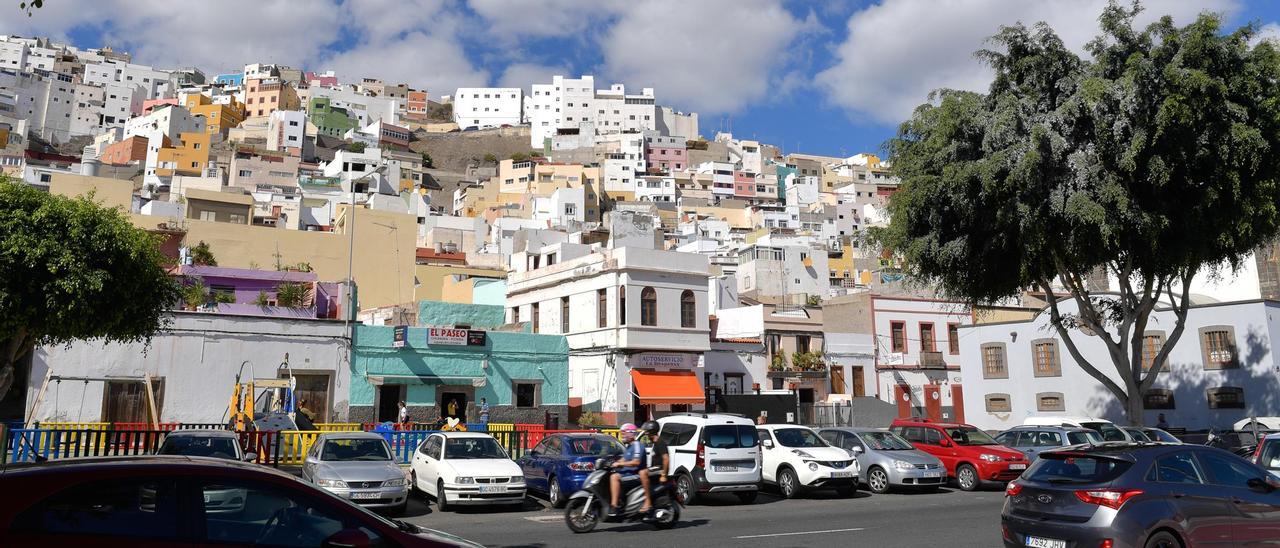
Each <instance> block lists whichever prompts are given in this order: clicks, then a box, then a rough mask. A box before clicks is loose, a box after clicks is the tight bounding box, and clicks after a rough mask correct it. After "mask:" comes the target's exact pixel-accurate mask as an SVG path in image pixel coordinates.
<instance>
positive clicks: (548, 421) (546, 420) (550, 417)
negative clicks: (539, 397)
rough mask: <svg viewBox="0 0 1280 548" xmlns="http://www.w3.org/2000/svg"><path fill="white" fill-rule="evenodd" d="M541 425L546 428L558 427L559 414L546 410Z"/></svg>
mask: <svg viewBox="0 0 1280 548" xmlns="http://www.w3.org/2000/svg"><path fill="white" fill-rule="evenodd" d="M542 427H543V428H545V429H547V430H559V429H560V414H559V413H552V412H550V411H546V412H545V415H544V417H543V421H542Z"/></svg>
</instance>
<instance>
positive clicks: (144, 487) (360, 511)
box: [0, 456, 479, 547]
mask: <svg viewBox="0 0 1280 548" xmlns="http://www.w3.org/2000/svg"><path fill="white" fill-rule="evenodd" d="M0 482H3V484H4V487H5V491H6V492H7V493H22V496H7V497H0V546H106V547H112V546H120V547H124V546H130V547H151V546H157V547H158V546H182V545H185V546H199V545H211V544H233V545H241V546H245V545H251V544H269V545H284V546H321V545H325V546H344V545H345V546H383V545H398V546H406V547H408V546H479V545H477V544H474V543H471V542H468V541H465V540H462V539H459V538H457V537H453V536H450V535H447V534H445V533H441V532H439V531H432V530H429V529H423V528H421V527H418V526H415V525H412V524H409V523H405V522H402V521H398V520H394V519H388V518H384V517H382V516H379V515H377V514H374V513H373V512H370V511H369V510H367V509H364V508H362V507H360V506H358V505H355V504H352V503H351V501H349V500H347V499H344V498H341V497H338V496H335V495H333V494H332V493H329V492H328V491H325V490H324V489H318V488H316V487H315V486H313V485H311V484H309V483H306V482H304V481H301V480H299V479H298V478H296V477H293V476H292V475H290V474H286V473H284V472H280V471H279V470H275V469H272V468H268V467H265V466H257V465H253V464H246V463H240V462H235V461H234V460H231V459H213V458H206V457H180V456H140V457H110V458H95V459H77V460H67V461H54V462H47V463H41V464H17V465H11V466H9V467H7V468H5V469H4V470H2V471H0ZM228 489H237V490H241V491H243V492H244V493H245V500H244V504H243V509H242V510H241V511H237V512H231V513H226V512H220V511H215V510H214V509H212V508H210V507H209V504H208V503H206V502H205V500H206V498H205V496H206V494H207V493H209V492H210V491H221V490H228Z"/></svg>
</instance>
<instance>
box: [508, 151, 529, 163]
mask: <svg viewBox="0 0 1280 548" xmlns="http://www.w3.org/2000/svg"><path fill="white" fill-rule="evenodd" d="M528 159H529V155H528V154H525V153H523V152H517V153H515V154H512V155H511V161H513V162H523V161H525V160H528Z"/></svg>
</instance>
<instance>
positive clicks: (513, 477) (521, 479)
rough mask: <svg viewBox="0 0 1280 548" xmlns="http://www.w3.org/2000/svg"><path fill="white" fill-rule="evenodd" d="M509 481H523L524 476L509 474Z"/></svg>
mask: <svg viewBox="0 0 1280 548" xmlns="http://www.w3.org/2000/svg"><path fill="white" fill-rule="evenodd" d="M511 483H524V476H511Z"/></svg>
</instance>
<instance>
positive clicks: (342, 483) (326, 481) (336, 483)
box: [316, 479, 347, 489]
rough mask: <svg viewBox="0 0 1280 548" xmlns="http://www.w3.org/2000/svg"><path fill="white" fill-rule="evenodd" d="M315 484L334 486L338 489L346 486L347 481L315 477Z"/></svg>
mask: <svg viewBox="0 0 1280 548" xmlns="http://www.w3.org/2000/svg"><path fill="white" fill-rule="evenodd" d="M316 485H319V486H320V487H336V488H339V489H346V488H347V482H345V481H342V480H336V479H317V480H316Z"/></svg>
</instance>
